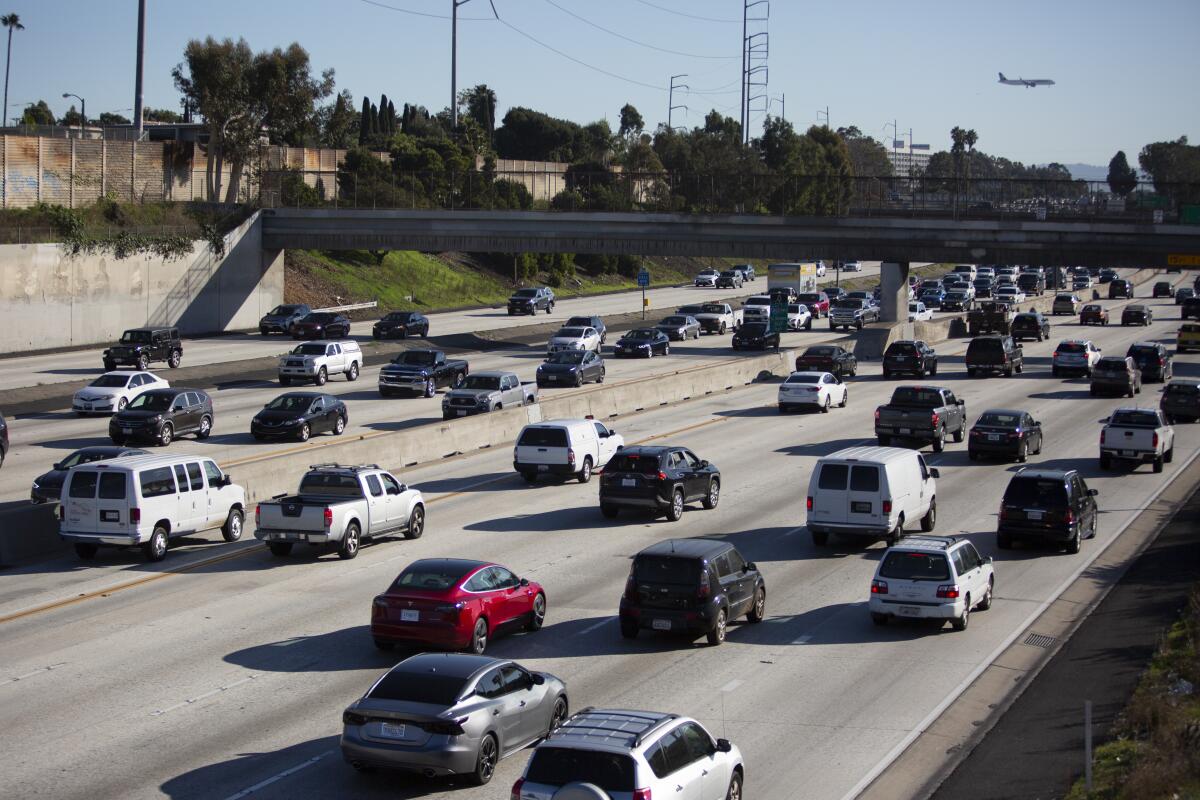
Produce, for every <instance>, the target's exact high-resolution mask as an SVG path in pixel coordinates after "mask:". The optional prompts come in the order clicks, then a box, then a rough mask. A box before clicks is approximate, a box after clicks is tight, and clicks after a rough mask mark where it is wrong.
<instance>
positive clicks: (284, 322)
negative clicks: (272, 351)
mask: <svg viewBox="0 0 1200 800" xmlns="http://www.w3.org/2000/svg"><path fill="white" fill-rule="evenodd" d="M311 313H312V309H311V308H309V307H308V306H306V305H304V304H303V303H288V304H286V305H282V306H275V307H274V308H272V309H271V310H270V311H268V312H267V313H266V314H265V315H264V316H263V318H262V319H260V320H259V321H258V332H259V333H261V334H262V335H263V336H269V335H271V334H272V333H283V334H287V335H291V332H292V327H293V326H295V324H296V323H297V322H299V321H300V320H302V319H304V318H305V317H307V316H308V315H309V314H311Z"/></svg>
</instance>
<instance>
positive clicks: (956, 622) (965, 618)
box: [950, 595, 971, 631]
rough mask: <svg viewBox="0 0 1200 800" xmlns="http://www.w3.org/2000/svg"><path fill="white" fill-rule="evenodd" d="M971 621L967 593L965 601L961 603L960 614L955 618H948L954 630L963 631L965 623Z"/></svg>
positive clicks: (969, 601)
mask: <svg viewBox="0 0 1200 800" xmlns="http://www.w3.org/2000/svg"><path fill="white" fill-rule="evenodd" d="M970 622H971V595H967V601H966V602H965V603H963V610H962V614H960V615H959V616H958V617H956V618H955V619H952V620H950V626H951V627H952V628H954V630H956V631H965V630H966V629H967V625H969V624H970Z"/></svg>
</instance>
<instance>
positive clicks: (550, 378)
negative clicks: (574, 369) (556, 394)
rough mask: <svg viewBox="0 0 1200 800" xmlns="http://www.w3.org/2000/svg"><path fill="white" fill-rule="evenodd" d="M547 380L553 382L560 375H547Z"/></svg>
mask: <svg viewBox="0 0 1200 800" xmlns="http://www.w3.org/2000/svg"><path fill="white" fill-rule="evenodd" d="M546 380H548V381H551V382H553V381H556V380H558V376H557V375H547V376H546Z"/></svg>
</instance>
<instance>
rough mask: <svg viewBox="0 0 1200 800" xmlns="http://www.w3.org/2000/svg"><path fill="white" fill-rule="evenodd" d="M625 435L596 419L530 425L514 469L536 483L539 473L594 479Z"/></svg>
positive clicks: (520, 439)
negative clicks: (593, 471) (593, 472)
mask: <svg viewBox="0 0 1200 800" xmlns="http://www.w3.org/2000/svg"><path fill="white" fill-rule="evenodd" d="M624 446H625V438H624V437H623V436H621V434H619V433H615V432H614V431H611V430H609V428H608V427H607V426H606V425H605V424H604V423H603V422H597V421H596V420H594V419H557V420H551V421H549V422H539V423H537V424H536V425H526V426H525V427H524V428H522V429H521V435H520V436H518V437H517V444H516V447H514V448H513V469H515V470H516V471H517V472H519V473H521V476H522V477H524V478H525V480H527V481H529V482H530V483H533V482H534V481H536V480H537V479H538V476H539V475H555V476H558V477H574V478H578V479H579V482H580V483H587V482H588V481H589V480H591V479H592V470H594V469H600V468H602V467H603V466H604V465H605V464H607V463H608V460H609V459H610V458H612V457H613V454H614V453H616V452H617V451H618V450H620V449H621V448H622V447H624Z"/></svg>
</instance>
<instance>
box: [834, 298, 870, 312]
mask: <svg viewBox="0 0 1200 800" xmlns="http://www.w3.org/2000/svg"><path fill="white" fill-rule="evenodd" d="M864 302H865V301H863V300H860V299H858V298H857V297H854V298H851V297H847V298H844V299H842V300H837V301H835V302H834V304H833V307H834V308H855V309H857V308H862V307H863V303H864Z"/></svg>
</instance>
